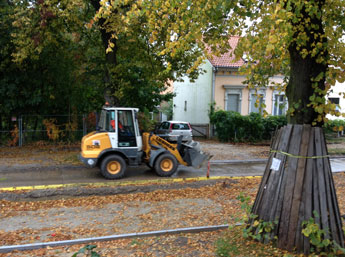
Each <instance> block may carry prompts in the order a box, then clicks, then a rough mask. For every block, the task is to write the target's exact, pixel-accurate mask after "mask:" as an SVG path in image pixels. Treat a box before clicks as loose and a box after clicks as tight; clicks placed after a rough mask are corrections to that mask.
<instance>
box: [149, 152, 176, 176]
mask: <svg viewBox="0 0 345 257" xmlns="http://www.w3.org/2000/svg"><path fill="white" fill-rule="evenodd" d="M154 169H155V172H156V173H157V175H158V176H161V177H169V176H171V175H172V174H174V173H175V172H176V170H177V160H176V158H175V157H174V156H173V155H171V154H170V153H164V154H162V155H160V156H159V157H158V158H157V160H156V162H155V165H154Z"/></svg>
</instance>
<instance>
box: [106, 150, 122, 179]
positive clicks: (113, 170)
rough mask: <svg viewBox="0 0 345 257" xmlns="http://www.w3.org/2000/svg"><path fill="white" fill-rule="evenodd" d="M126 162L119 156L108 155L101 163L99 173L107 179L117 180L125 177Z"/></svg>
mask: <svg viewBox="0 0 345 257" xmlns="http://www.w3.org/2000/svg"><path fill="white" fill-rule="evenodd" d="M125 171H126V162H125V160H124V159H123V158H122V157H121V156H119V155H109V156H107V157H105V158H104V159H103V161H102V163H101V173H102V175H103V176H104V177H105V178H107V179H119V178H122V177H123V176H124V175H125Z"/></svg>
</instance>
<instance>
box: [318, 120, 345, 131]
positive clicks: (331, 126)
mask: <svg viewBox="0 0 345 257" xmlns="http://www.w3.org/2000/svg"><path fill="white" fill-rule="evenodd" d="M323 128H324V131H325V132H326V133H334V132H342V131H344V130H345V120H339V119H337V120H329V121H328V122H326V123H325V124H324V125H323Z"/></svg>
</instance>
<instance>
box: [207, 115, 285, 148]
mask: <svg viewBox="0 0 345 257" xmlns="http://www.w3.org/2000/svg"><path fill="white" fill-rule="evenodd" d="M210 121H211V123H212V124H214V125H215V127H216V135H217V137H218V139H219V140H220V141H222V142H229V141H233V142H256V141H260V140H263V139H270V138H271V136H272V133H273V132H274V131H275V130H276V129H277V128H280V127H282V126H284V125H286V124H287V120H286V117H285V116H268V117H267V118H263V117H262V116H261V115H260V114H258V113H251V114H250V115H247V116H242V115H241V114H239V113H238V112H233V111H223V110H219V111H215V112H212V113H211V115H210Z"/></svg>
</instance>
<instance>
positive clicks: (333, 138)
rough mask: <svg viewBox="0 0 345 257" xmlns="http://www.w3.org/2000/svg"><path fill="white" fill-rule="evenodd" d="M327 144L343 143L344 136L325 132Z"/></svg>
mask: <svg viewBox="0 0 345 257" xmlns="http://www.w3.org/2000/svg"><path fill="white" fill-rule="evenodd" d="M325 137H326V141H327V144H345V137H337V136H336V135H334V134H326V136H325Z"/></svg>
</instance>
